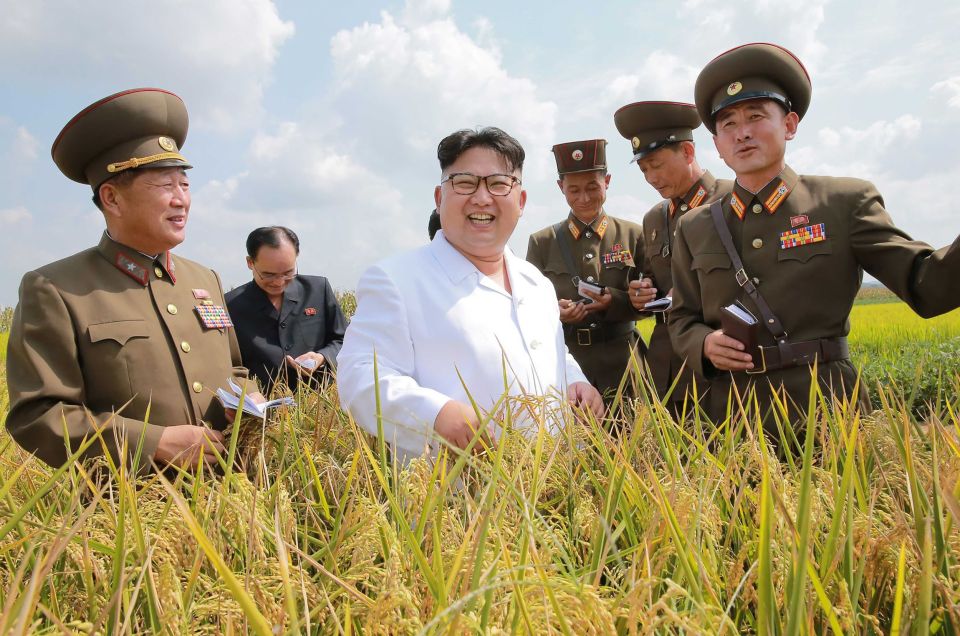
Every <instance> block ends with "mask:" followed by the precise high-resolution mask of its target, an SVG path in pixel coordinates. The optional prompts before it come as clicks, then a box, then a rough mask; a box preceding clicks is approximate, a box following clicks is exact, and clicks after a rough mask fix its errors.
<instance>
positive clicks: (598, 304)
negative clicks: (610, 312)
mask: <svg viewBox="0 0 960 636" xmlns="http://www.w3.org/2000/svg"><path fill="white" fill-rule="evenodd" d="M584 293H585V294H586V295H587V296H589V297H590V298H592V299H593V302H592V303H590V304H589V305H587V306H586V307H585V309H586V310H587V313H588V314H592V313H593V312H595V311H606V310H607V309H610V303H612V302H613V294H611V293H610V289H609V288H607V287H604V288H603V293H602V294H594V293H593V292H591V291H585V292H584Z"/></svg>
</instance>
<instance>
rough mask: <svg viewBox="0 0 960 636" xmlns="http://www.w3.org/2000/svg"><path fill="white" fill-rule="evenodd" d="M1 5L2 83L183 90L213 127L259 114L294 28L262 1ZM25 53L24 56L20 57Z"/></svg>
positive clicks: (202, 121) (194, 114)
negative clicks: (18, 80)
mask: <svg viewBox="0 0 960 636" xmlns="http://www.w3.org/2000/svg"><path fill="white" fill-rule="evenodd" d="M3 6H4V19H3V21H2V22H0V73H2V74H3V75H4V77H5V78H6V79H5V81H9V80H10V79H11V78H13V77H17V76H22V75H29V76H31V77H36V76H44V77H45V78H46V81H49V82H51V83H58V84H61V85H62V86H69V85H71V84H73V85H81V86H90V85H94V86H96V85H98V84H103V83H106V84H107V85H109V86H111V87H113V88H115V89H117V90H120V89H124V88H131V87H134V86H152V85H156V86H162V87H164V88H169V89H171V90H173V91H174V92H176V93H178V94H180V95H181V96H182V97H184V99H185V101H186V102H187V104H188V106H189V108H190V114H191V118H192V119H193V121H194V122H195V123H198V124H199V125H200V126H201V127H206V126H209V127H212V128H214V129H216V130H219V131H231V130H234V129H236V128H237V127H238V126H244V125H249V124H250V123H251V122H252V121H254V120H256V119H257V118H258V117H259V116H260V114H261V99H262V96H263V90H264V87H265V85H266V84H267V83H268V81H269V78H270V72H271V69H272V67H273V64H274V61H275V60H276V57H277V54H278V50H279V47H280V46H281V45H282V44H283V42H284V41H285V40H287V39H288V38H289V37H290V36H291V35H292V34H293V30H294V28H293V24H292V23H289V22H284V21H282V20H281V19H280V17H279V15H278V13H277V8H276V6H275V5H274V4H273V2H271V1H270V0H210V1H208V2H189V1H188V0H170V1H168V2H164V3H159V4H158V3H156V2H148V1H147V0H131V1H129V2H119V3H116V2H107V1H106V0H91V1H90V2H68V3H61V2H57V3H47V2H5V3H3ZM24 59H29V60H30V61H31V63H30V64H29V65H23V64H21V62H20V61H21V60H24ZM94 92H95V93H96V96H95V97H101V96H102V95H100V94H99V93H101V92H102V91H94ZM91 101H92V99H91ZM83 106H85V104H77V105H76V109H77V110H79V109H80V108H82V107H83Z"/></svg>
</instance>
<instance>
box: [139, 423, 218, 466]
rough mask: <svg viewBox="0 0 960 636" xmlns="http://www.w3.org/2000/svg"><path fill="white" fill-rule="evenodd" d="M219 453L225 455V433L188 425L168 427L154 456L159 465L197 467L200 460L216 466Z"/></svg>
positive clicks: (164, 430) (162, 434)
mask: <svg viewBox="0 0 960 636" xmlns="http://www.w3.org/2000/svg"><path fill="white" fill-rule="evenodd" d="M217 453H219V454H220V455H221V456H222V455H223V454H224V453H225V447H224V445H223V433H221V432H220V431H215V430H213V429H210V428H206V427H203V426H193V425H192V424H186V425H181V426H167V427H165V428H164V429H163V433H161V435H160V442H159V443H158V444H157V450H156V451H155V452H154V454H153V459H154V461H155V462H156V463H157V464H159V465H161V466H162V465H164V464H172V465H174V466H184V467H188V466H196V465H197V461H198V460H200V461H202V462H203V463H205V464H214V463H216V461H217Z"/></svg>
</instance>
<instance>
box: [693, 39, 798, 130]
mask: <svg viewBox="0 0 960 636" xmlns="http://www.w3.org/2000/svg"><path fill="white" fill-rule="evenodd" d="M812 92H813V87H812V85H811V83H810V74H809V73H807V69H806V68H804V66H803V63H802V62H801V61H800V60H799V59H798V58H797V56H796V55H794V54H793V53H791V52H790V51H788V50H787V49H785V48H783V47H782V46H778V45H776V44H767V43H763V42H755V43H752V44H744V45H742V46H738V47H736V48H734V49H730V50H729V51H727V52H725V53H721V54H720V55H718V56H717V57H715V58H713V59H712V60H711V61H710V62H709V63H708V64H707V65H706V66H705V67H704V68H703V70H702V71H700V75H699V76H697V83H696V86H695V88H694V101H695V102H696V103H697V110H698V111H699V112H700V118H701V119H702V120H703V123H704V125H705V126H706V127H707V129H708V130H709V131H710V132H712V133H713V134H717V130H716V126H715V125H714V120H715V118H716V115H717V113H718V112H720V111H721V110H722V109H724V108H726V107H727V106H730V105H732V104H736V103H738V102H742V101H746V100H748V99H761V98H766V99H772V100H774V101H775V102H778V103H780V104H781V105H782V106H783V107H784V108H786V109H787V110H788V111H793V112H795V113H796V114H797V116H798V117H800V119H803V116H804V115H805V114H806V112H807V107H809V106H810V95H811V93H812Z"/></svg>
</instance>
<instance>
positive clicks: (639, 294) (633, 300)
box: [627, 278, 657, 311]
mask: <svg viewBox="0 0 960 636" xmlns="http://www.w3.org/2000/svg"><path fill="white" fill-rule="evenodd" d="M627 294H628V295H629V296H630V304H631V305H633V308H634V309H636V310H637V311H643V306H644V305H646V304H647V303H648V302H650V301H651V300H653V299H655V298H656V297H657V288H656V287H654V286H653V280H652V279H649V278H644V279H642V280H632V281H630V285H629V286H628V287H627Z"/></svg>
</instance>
